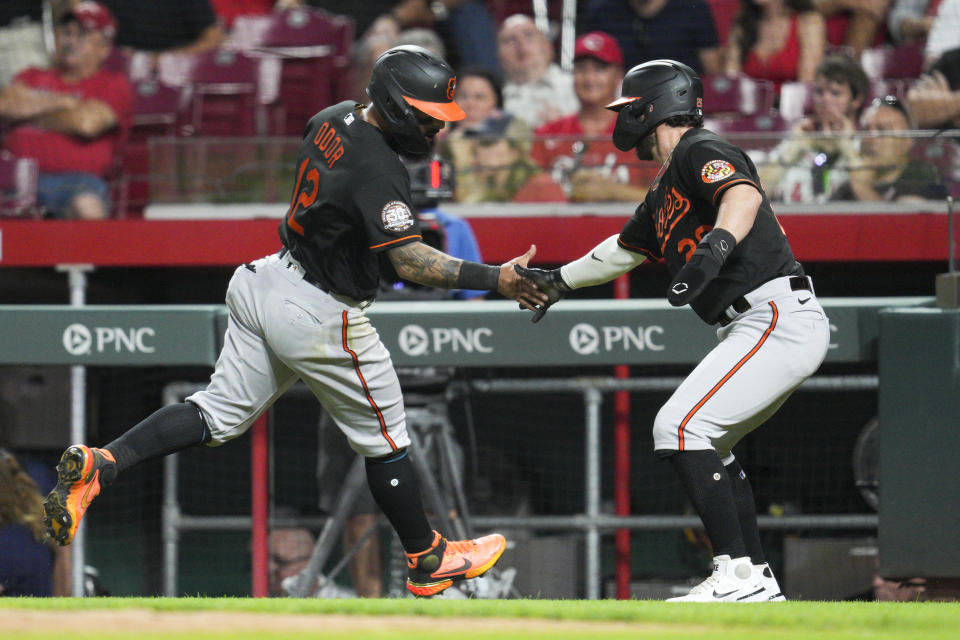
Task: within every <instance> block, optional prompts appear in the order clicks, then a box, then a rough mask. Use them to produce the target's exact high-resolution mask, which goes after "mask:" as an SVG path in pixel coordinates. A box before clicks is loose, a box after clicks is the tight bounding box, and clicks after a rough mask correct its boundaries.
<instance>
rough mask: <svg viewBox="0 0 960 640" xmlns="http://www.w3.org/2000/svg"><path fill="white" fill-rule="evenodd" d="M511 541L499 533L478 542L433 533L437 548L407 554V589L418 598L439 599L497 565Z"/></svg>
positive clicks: (477, 540)
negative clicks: (459, 583) (445, 593)
mask: <svg viewBox="0 0 960 640" xmlns="http://www.w3.org/2000/svg"><path fill="white" fill-rule="evenodd" d="M506 547H507V541H506V540H505V539H504V537H503V536H502V535H500V534H499V533H493V534H491V535H488V536H484V537H482V538H477V539H475V540H447V539H446V538H444V537H443V536H441V535H440V533H439V532H437V531H434V532H433V544H432V545H430V547H429V548H428V549H426V550H424V551H421V552H419V553H408V554H407V568H409V569H410V574H409V576H408V577H407V589H408V590H409V591H410V592H411V593H412V594H414V595H416V596H435V595H437V594H438V593H440V592H441V591H443V590H444V589H446V588H447V587H450V586H452V585H453V583H454V582H459V581H460V580H466V579H468V578H476V577H477V576H479V575H482V574H483V573H484V572H486V570H487V569H489V568H490V567H492V566H493V565H494V564H496V562H497V560H498V559H499V558H500V554H502V553H503V550H504V549H505V548H506Z"/></svg>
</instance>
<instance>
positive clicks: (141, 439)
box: [104, 402, 210, 471]
mask: <svg viewBox="0 0 960 640" xmlns="http://www.w3.org/2000/svg"><path fill="white" fill-rule="evenodd" d="M209 441H210V430H209V429H208V428H207V423H206V421H205V420H204V419H203V415H202V414H201V413H200V408H199V407H197V405H195V404H193V403H191V402H181V403H179V404H171V405H168V406H166V407H164V408H162V409H159V410H157V411H154V412H153V413H152V414H151V415H150V416H149V417H148V418H147V419H146V420H143V421H142V422H140V423H138V424H137V425H136V426H134V427H133V428H132V429H130V430H129V431H127V432H126V433H124V434H123V435H122V436H120V437H119V438H117V439H116V440H114V441H113V442H111V443H110V444H108V445H107V446H106V447H104V449H106V450H108V451H109V452H110V453H112V454H113V457H114V458H116V459H117V471H123V470H124V469H126V468H128V467H132V466H133V465H135V464H137V463H140V462H143V461H144V460H149V459H150V458H156V457H159V456H165V455H168V454H170V453H174V452H176V451H180V450H182V449H186V448H187V447H191V446H193V445H195V444H202V443H205V442H209Z"/></svg>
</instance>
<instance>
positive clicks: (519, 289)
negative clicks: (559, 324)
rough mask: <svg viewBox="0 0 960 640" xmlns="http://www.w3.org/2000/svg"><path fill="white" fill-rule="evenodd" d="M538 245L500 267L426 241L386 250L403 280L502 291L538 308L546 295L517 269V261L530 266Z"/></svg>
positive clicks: (520, 301)
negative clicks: (444, 250)
mask: <svg viewBox="0 0 960 640" xmlns="http://www.w3.org/2000/svg"><path fill="white" fill-rule="evenodd" d="M536 251H537V249H536V247H535V246H533V245H531V246H530V249H528V250H527V252H526V253H525V254H523V255H522V256H518V257H516V258H514V259H513V260H510V261H508V262H506V263H504V264H502V265H500V266H499V267H497V266H491V265H486V264H481V263H479V262H472V261H470V260H460V259H459V258H454V257H453V256H450V255H447V254H446V253H444V252H442V251H438V250H437V249H434V248H433V247H431V246H429V245H427V244H425V243H423V242H409V243H407V244H404V245H401V246H399V247H394V248H393V249H390V250H388V251H387V256H388V257H389V258H390V262H391V263H393V268H394V269H396V271H397V275H399V276H400V277H401V278H403V279H404V280H409V281H411V282H416V283H418V284H422V285H425V286H428V287H439V288H443V289H484V290H488V291H499V292H500V293H502V294H503V295H504V296H506V297H508V298H513V299H514V300H516V301H517V302H519V303H520V306H521V307H522V308H524V309H529V310H531V311H534V310H536V308H537V305H541V304H545V303H546V302H547V296H546V295H545V294H543V293H542V292H540V291H539V290H538V289H537V287H536V285H535V284H534V283H533V282H532V281H531V280H529V279H528V278H524V277H522V276H520V275H519V274H518V273H517V272H516V271H514V268H513V267H514V265H517V264H519V265H520V266H523V267H525V266H527V264H528V263H529V262H530V259H531V258H532V257H533V256H534V254H535V253H536Z"/></svg>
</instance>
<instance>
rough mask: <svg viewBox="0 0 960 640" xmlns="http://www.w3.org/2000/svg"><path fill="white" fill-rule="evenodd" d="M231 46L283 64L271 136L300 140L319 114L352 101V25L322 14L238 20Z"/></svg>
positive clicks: (293, 12)
mask: <svg viewBox="0 0 960 640" xmlns="http://www.w3.org/2000/svg"><path fill="white" fill-rule="evenodd" d="M235 30H236V31H238V35H237V36H236V37H235V38H233V43H232V46H236V47H238V48H241V49H242V50H243V51H246V52H248V53H249V54H250V55H253V56H264V57H267V58H270V57H274V58H276V59H278V60H279V63H280V64H279V67H280V70H279V86H278V87H277V96H276V98H277V99H276V100H275V101H273V102H272V104H271V108H270V129H271V132H273V133H277V134H280V135H284V134H290V135H294V134H295V135H299V134H301V133H302V132H303V127H304V125H305V124H306V122H307V120H308V119H310V117H311V116H313V114H315V113H316V112H317V111H319V110H321V109H323V108H324V107H327V106H329V105H331V104H334V103H336V102H339V101H341V100H346V99H347V98H348V97H350V87H351V76H350V58H349V55H350V48H351V46H352V45H353V21H352V20H350V19H349V18H347V17H344V16H337V15H333V14H331V13H328V12H326V11H323V10H320V9H313V10H308V9H290V10H287V11H278V12H275V13H273V14H271V15H269V16H256V17H247V18H244V17H238V18H237V20H236V23H235Z"/></svg>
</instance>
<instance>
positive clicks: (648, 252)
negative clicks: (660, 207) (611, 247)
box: [617, 201, 663, 260]
mask: <svg viewBox="0 0 960 640" xmlns="http://www.w3.org/2000/svg"><path fill="white" fill-rule="evenodd" d="M617 244H619V245H620V246H621V247H623V248H624V249H626V250H628V251H633V252H634V253H639V254H640V255H642V256H646V257H647V258H648V259H650V260H659V259H660V258H662V257H663V255H662V254H661V253H660V246H659V245H658V243H657V232H656V230H655V229H654V227H653V218H652V217H651V216H650V212H649V208H648V207H647V203H646V201H643V202H641V203H640V206H639V207H637V210H636V211H634V213H633V215H632V216H630V219H629V220H627V223H626V224H625V225H623V229H622V230H621V231H620V237H619V238H617Z"/></svg>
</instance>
